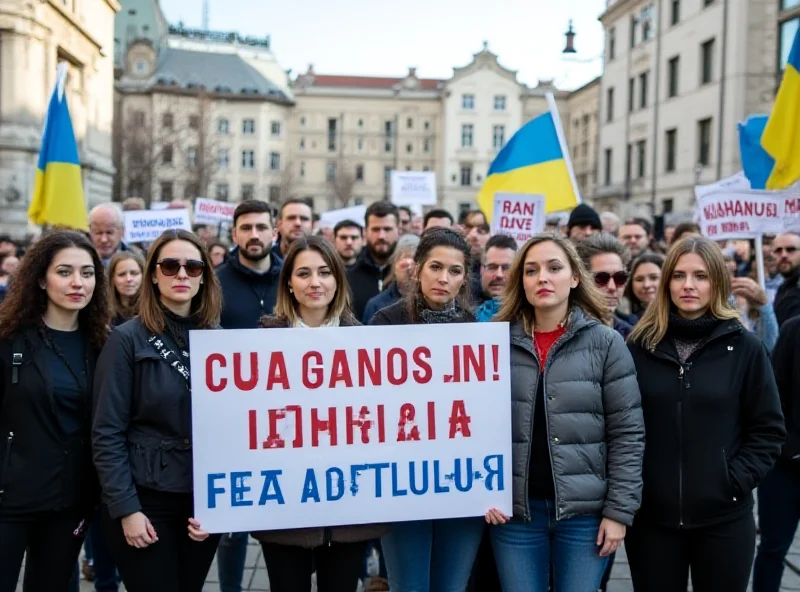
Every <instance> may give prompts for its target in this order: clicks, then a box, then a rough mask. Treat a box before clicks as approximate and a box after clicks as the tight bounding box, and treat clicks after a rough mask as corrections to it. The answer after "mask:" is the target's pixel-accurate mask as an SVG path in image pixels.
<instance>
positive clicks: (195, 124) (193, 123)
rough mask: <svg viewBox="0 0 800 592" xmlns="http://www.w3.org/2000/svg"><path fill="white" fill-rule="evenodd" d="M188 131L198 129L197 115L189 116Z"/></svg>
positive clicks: (198, 120) (198, 117) (198, 119)
mask: <svg viewBox="0 0 800 592" xmlns="http://www.w3.org/2000/svg"><path fill="white" fill-rule="evenodd" d="M189 129H193V130H197V129H200V116H199V115H190V116H189Z"/></svg>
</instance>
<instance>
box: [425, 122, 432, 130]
mask: <svg viewBox="0 0 800 592" xmlns="http://www.w3.org/2000/svg"><path fill="white" fill-rule="evenodd" d="M429 129H431V122H430V121H426V122H425V130H426V131H427V130H429Z"/></svg>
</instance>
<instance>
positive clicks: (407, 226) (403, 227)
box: [397, 206, 414, 236]
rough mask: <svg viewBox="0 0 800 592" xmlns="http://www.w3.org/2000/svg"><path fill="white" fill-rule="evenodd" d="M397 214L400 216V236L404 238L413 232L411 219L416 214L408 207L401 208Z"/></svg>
mask: <svg viewBox="0 0 800 592" xmlns="http://www.w3.org/2000/svg"><path fill="white" fill-rule="evenodd" d="M397 213H398V214H399V215H400V236H403V235H404V234H408V233H409V232H411V219H412V218H413V217H414V214H413V212H412V211H411V208H409V207H408V206H400V207H399V208H397Z"/></svg>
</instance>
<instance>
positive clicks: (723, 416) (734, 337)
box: [628, 320, 785, 528]
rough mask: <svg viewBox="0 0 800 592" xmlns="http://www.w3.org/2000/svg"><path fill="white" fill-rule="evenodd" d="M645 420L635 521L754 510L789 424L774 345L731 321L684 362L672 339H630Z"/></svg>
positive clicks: (708, 519)
mask: <svg viewBox="0 0 800 592" xmlns="http://www.w3.org/2000/svg"><path fill="white" fill-rule="evenodd" d="M628 347H629V349H630V351H631V355H632V356H633V361H634V363H635V365H636V372H637V378H638V381H639V390H640V391H641V394H642V409H643V411H644V424H645V434H646V439H645V440H646V443H645V453H644V468H643V480H644V492H643V496H642V506H641V509H640V511H639V514H638V515H637V517H636V520H646V521H655V522H658V523H660V524H663V525H665V526H668V527H674V528H679V527H683V528H692V527H700V526H706V525H711V524H718V523H721V522H725V521H727V520H733V519H735V518H737V517H739V516H741V515H744V514H747V513H748V512H752V506H753V496H752V491H753V489H754V488H755V487H756V486H758V484H759V483H760V482H761V480H762V479H763V478H764V476H765V475H766V474H767V473H768V472H769V470H770V469H771V468H772V465H773V464H774V463H775V460H776V459H777V458H778V455H779V454H780V449H781V444H782V443H783V441H784V437H785V430H784V427H783V416H782V414H781V408H780V400H779V398H778V392H777V388H776V386H775V378H774V377H773V374H772V368H771V367H770V361H769V356H768V355H767V350H766V348H765V347H764V346H763V344H762V343H761V341H760V340H759V338H758V337H756V336H755V335H753V334H751V333H749V332H748V331H745V330H744V329H743V328H742V326H741V324H740V323H739V322H738V321H735V320H731V321H726V322H724V323H722V324H720V325H718V326H717V327H716V329H715V330H714V331H713V333H712V334H711V336H710V337H709V338H708V339H707V340H706V341H705V343H704V344H702V345H701V346H700V347H699V348H698V349H697V350H696V351H694V352H693V353H692V354H691V355H690V356H689V358H688V359H687V360H686V361H685V362H681V361H680V358H679V357H678V353H677V350H676V349H675V344H674V341H673V340H672V339H671V338H670V337H666V338H664V339H663V340H662V341H661V342H660V343H659V344H658V346H657V347H656V348H655V349H654V350H652V351H651V350H646V349H644V348H642V347H641V346H639V345H637V344H634V343H629V344H628Z"/></svg>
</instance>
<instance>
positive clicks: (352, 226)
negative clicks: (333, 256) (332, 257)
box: [333, 220, 364, 269]
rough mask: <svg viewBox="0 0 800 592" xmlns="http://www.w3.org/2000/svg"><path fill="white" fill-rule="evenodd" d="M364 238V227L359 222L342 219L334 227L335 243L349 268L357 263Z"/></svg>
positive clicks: (337, 250)
mask: <svg viewBox="0 0 800 592" xmlns="http://www.w3.org/2000/svg"><path fill="white" fill-rule="evenodd" d="M363 240H364V229H363V228H362V227H361V224H359V223H358V222H354V221H353V220H342V221H341V222H338V223H337V224H336V226H334V227H333V241H334V242H333V244H334V246H335V247H336V252H337V253H339V256H340V257H341V258H342V261H344V264H345V265H346V266H347V268H348V269H349V268H350V267H352V266H353V265H354V264H355V262H356V259H357V258H358V254H359V253H360V252H361V245H362V242H363Z"/></svg>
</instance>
